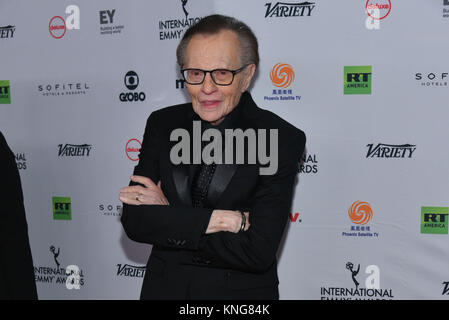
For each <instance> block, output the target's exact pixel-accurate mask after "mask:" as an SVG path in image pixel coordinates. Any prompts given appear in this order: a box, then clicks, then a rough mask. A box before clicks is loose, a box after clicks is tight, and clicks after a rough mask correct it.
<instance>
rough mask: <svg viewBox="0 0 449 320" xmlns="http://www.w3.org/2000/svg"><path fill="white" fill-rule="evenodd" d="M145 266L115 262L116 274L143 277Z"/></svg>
mask: <svg viewBox="0 0 449 320" xmlns="http://www.w3.org/2000/svg"><path fill="white" fill-rule="evenodd" d="M145 270H146V268H145V266H132V265H129V264H124V265H122V264H117V276H121V277H131V278H143V277H144V275H145Z"/></svg>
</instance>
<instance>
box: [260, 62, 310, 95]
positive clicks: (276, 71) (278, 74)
mask: <svg viewBox="0 0 449 320" xmlns="http://www.w3.org/2000/svg"><path fill="white" fill-rule="evenodd" d="M270 80H271V83H272V84H273V86H275V87H277V89H273V91H272V94H271V95H270V96H265V97H264V100H270V101H273V100H276V101H291V100H300V99H301V96H293V90H292V89H290V88H289V87H290V86H291V84H292V83H293V81H294V80H295V72H294V70H293V67H292V66H291V65H289V64H288V63H277V64H275V65H274V67H273V68H272V69H271V71H270ZM280 88H282V89H280Z"/></svg>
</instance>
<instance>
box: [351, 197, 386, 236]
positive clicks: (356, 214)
mask: <svg viewBox="0 0 449 320" xmlns="http://www.w3.org/2000/svg"><path fill="white" fill-rule="evenodd" d="M348 216H349V219H350V220H351V222H352V223H353V224H354V225H352V226H351V229H350V231H349V232H345V231H344V232H342V236H344V237H364V238H372V237H376V238H377V237H379V233H377V232H373V231H372V228H371V226H369V225H367V224H368V222H370V221H371V219H372V217H373V209H372V208H371V205H370V204H369V203H368V202H364V201H355V202H354V203H353V204H352V205H351V207H349V209H348Z"/></svg>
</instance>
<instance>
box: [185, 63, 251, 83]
mask: <svg viewBox="0 0 449 320" xmlns="http://www.w3.org/2000/svg"><path fill="white" fill-rule="evenodd" d="M247 66H248V65H245V66H243V67H241V68H240V69H237V70H228V69H214V70H202V69H182V70H181V73H182V76H183V78H184V80H185V81H186V82H187V83H188V84H193V85H197V84H202V83H203V82H204V78H206V73H210V76H211V78H212V80H213V81H214V83H215V84H217V85H219V86H229V85H230V84H231V83H232V81H234V76H235V74H236V73H239V72H240V71H242V70H243V69H245V68H246V67H247Z"/></svg>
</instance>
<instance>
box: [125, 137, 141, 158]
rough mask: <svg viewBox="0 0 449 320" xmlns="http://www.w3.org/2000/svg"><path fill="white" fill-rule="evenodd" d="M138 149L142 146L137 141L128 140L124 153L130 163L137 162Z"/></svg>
mask: <svg viewBox="0 0 449 320" xmlns="http://www.w3.org/2000/svg"><path fill="white" fill-rule="evenodd" d="M140 148H142V144H141V143H140V141H139V140H137V139H130V140H128V142H127V143H126V147H125V152H126V156H127V157H128V159H129V160H131V161H138V160H139V153H140Z"/></svg>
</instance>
